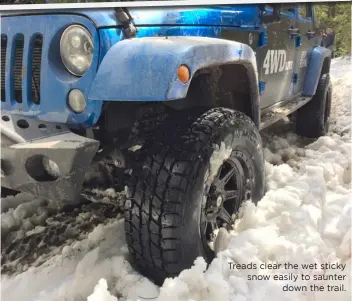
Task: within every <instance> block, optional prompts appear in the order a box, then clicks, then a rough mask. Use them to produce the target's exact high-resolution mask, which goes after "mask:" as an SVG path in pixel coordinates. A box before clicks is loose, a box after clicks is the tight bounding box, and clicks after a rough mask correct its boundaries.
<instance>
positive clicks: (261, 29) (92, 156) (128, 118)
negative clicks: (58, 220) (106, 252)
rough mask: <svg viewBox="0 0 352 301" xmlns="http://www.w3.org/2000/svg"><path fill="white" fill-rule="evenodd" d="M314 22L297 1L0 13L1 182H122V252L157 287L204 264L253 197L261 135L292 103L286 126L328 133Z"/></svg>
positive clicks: (70, 190)
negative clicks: (124, 244) (292, 119)
mask: <svg viewBox="0 0 352 301" xmlns="http://www.w3.org/2000/svg"><path fill="white" fill-rule="evenodd" d="M316 25H317V24H316V20H315V16H314V9H313V6H312V5H310V4H300V5H298V4H280V5H279V4H272V5H233V6H212V7H205V8H199V7H197V8H153V9H130V10H128V9H125V8H116V9H101V10H100V9H99V10H76V11H67V10H55V11H50V10H49V11H45V10H42V11H23V12H18V11H17V12H10V13H6V14H4V15H2V18H1V117H2V120H1V131H2V132H1V135H2V136H1V138H2V140H1V171H2V184H1V185H2V186H3V187H5V188H7V189H12V190H15V191H27V192H30V193H33V194H35V195H38V196H41V197H43V198H50V199H57V200H61V201H63V202H76V201H78V200H80V199H81V198H82V197H85V198H87V199H89V198H91V197H92V195H91V191H92V189H93V188H99V189H106V188H109V187H113V188H115V189H118V190H120V191H124V190H125V191H126V202H125V210H124V212H125V231H126V240H127V244H128V247H129V250H130V253H131V257H132V258H133V263H134V264H135V266H136V267H137V268H138V269H139V270H140V271H141V272H142V273H143V274H144V275H146V276H148V277H150V278H151V279H153V280H154V281H155V282H156V283H161V282H162V281H163V280H164V279H165V277H168V276H174V275H177V274H178V273H179V272H180V271H182V270H183V269H185V268H188V267H190V266H191V265H192V263H193V261H194V259H195V258H196V257H198V256H203V257H204V258H206V259H207V260H208V261H210V260H211V259H212V258H213V257H214V254H215V253H214V248H215V247H216V246H214V242H215V243H216V240H215V239H216V236H217V233H218V232H219V229H220V228H222V227H224V228H229V227H231V225H232V223H233V220H234V218H235V216H236V213H237V212H238V209H239V207H240V204H241V203H242V202H243V201H245V200H251V201H253V202H254V203H256V202H258V201H259V200H260V199H261V198H262V197H263V194H264V158H263V151H262V142H261V138H260V134H259V131H260V130H261V129H263V128H265V127H267V126H269V125H271V124H272V123H274V122H276V121H278V120H280V119H282V118H283V117H286V116H289V115H290V116H291V115H292V114H293V113H294V114H295V122H296V131H297V133H298V134H299V135H302V136H306V137H311V138H316V137H319V136H321V135H324V134H325V133H326V131H327V130H328V119H329V115H330V107H331V86H330V82H329V69H330V61H331V53H330V51H329V50H328V49H326V48H324V47H320V46H319V45H320V37H319V35H318V29H317V28H316V27H317V26H316ZM126 186H127V189H125V187H126Z"/></svg>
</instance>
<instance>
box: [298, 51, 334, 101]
mask: <svg viewBox="0 0 352 301" xmlns="http://www.w3.org/2000/svg"><path fill="white" fill-rule="evenodd" d="M329 57H331V51H330V50H329V49H327V48H325V47H321V46H317V47H314V48H313V50H312V53H311V56H310V59H309V64H308V70H307V74H306V79H305V82H304V86H303V95H304V96H313V95H314V94H315V92H316V90H317V87H318V83H319V79H320V75H321V71H322V68H323V64H324V60H325V59H326V58H329Z"/></svg>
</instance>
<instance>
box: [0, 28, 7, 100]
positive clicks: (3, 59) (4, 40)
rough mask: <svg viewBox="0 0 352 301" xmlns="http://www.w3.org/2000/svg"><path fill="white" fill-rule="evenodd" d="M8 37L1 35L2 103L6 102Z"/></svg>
mask: <svg viewBox="0 0 352 301" xmlns="http://www.w3.org/2000/svg"><path fill="white" fill-rule="evenodd" d="M6 48H7V36H6V35H4V34H2V35H1V58H0V60H1V101H2V102H5V100H6V98H5V97H6V96H5V63H6Z"/></svg>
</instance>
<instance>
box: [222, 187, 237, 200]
mask: <svg viewBox="0 0 352 301" xmlns="http://www.w3.org/2000/svg"><path fill="white" fill-rule="evenodd" d="M237 197H238V190H227V191H226V192H225V201H228V200H232V199H234V198H237Z"/></svg>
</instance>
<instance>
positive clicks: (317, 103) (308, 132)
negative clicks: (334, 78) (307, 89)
mask: <svg viewBox="0 0 352 301" xmlns="http://www.w3.org/2000/svg"><path fill="white" fill-rule="evenodd" d="M331 98H332V90H331V84H330V76H329V74H328V73H326V74H323V75H322V76H321V78H320V80H319V84H318V87H317V91H316V93H315V95H314V96H313V98H312V100H311V101H309V102H308V103H307V104H306V105H304V106H303V107H302V108H300V109H299V110H298V111H297V116H296V133H297V134H298V135H300V136H304V137H308V138H319V137H320V136H324V135H325V134H326V133H327V132H328V130H329V118H330V112H331Z"/></svg>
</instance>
